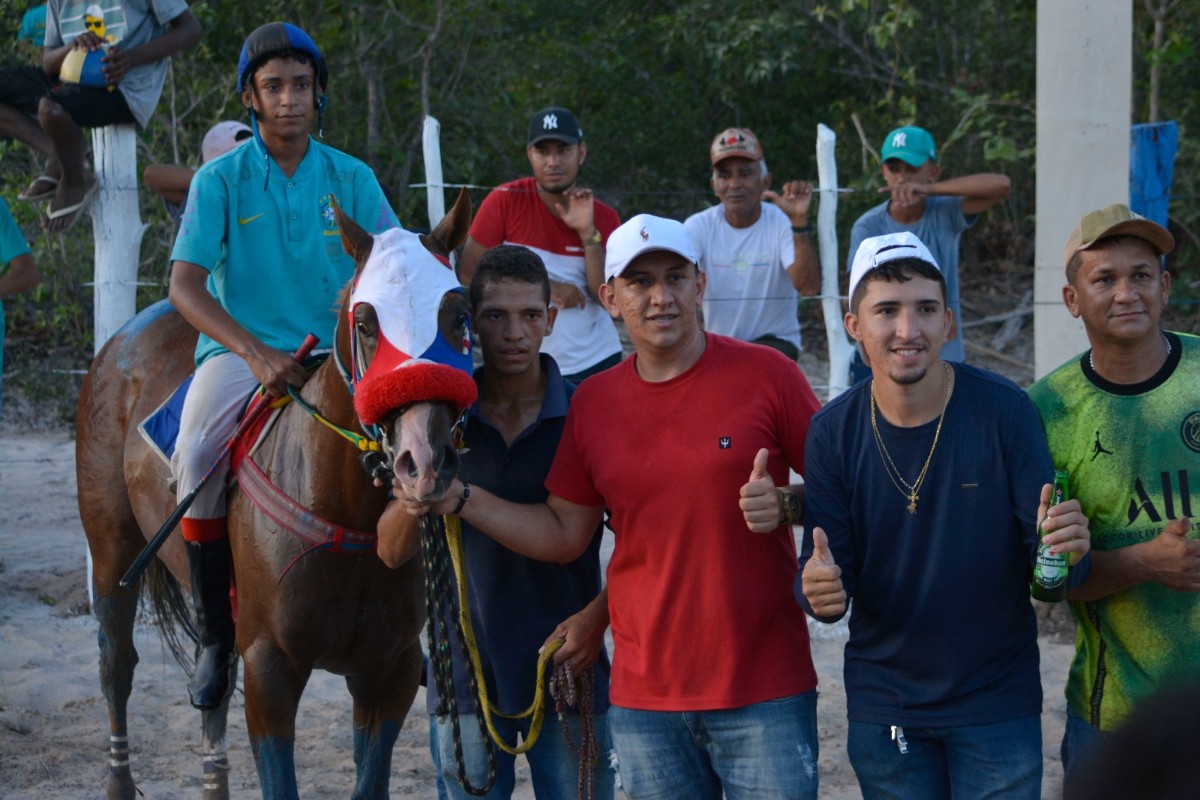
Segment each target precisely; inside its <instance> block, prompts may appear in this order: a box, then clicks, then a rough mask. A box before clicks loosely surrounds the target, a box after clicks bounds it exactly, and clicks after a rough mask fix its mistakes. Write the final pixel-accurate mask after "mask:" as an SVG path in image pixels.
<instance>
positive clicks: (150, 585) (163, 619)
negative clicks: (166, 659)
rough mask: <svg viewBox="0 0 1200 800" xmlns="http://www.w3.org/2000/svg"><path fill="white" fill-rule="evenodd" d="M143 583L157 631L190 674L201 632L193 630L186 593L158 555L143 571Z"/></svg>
mask: <svg viewBox="0 0 1200 800" xmlns="http://www.w3.org/2000/svg"><path fill="white" fill-rule="evenodd" d="M142 587H143V588H142V598H143V599H144V600H148V601H149V603H150V609H151V611H152V612H153V614H154V622H155V624H156V625H157V626H158V632H159V635H160V636H162V638H163V642H165V643H166V645H167V649H168V650H170V651H171V656H172V657H173V658H174V659H175V661H177V662H178V663H179V666H181V667H183V671H184V672H186V673H187V676H188V678H191V677H192V672H193V671H194V670H195V668H196V657H195V651H194V647H195V645H196V643H197V642H198V641H199V640H200V635H199V633H198V632H197V631H196V623H195V620H194V619H193V617H192V611H191V603H190V602H189V600H188V596H187V595H186V594H184V591H183V588H182V587H180V585H179V581H177V580H176V579H175V576H174V575H172V574H171V570H169V569H167V565H166V564H164V563H163V562H162V561H160V560H158V559H157V558H155V559H151V561H150V564H149V566H148V567H147V568H146V572H145V573H144V574H143V575H142ZM189 643H190V644H189Z"/></svg>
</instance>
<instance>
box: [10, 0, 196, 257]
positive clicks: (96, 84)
mask: <svg viewBox="0 0 1200 800" xmlns="http://www.w3.org/2000/svg"><path fill="white" fill-rule="evenodd" d="M199 41H200V23H199V22H197V21H196V18H195V17H194V16H192V12H191V11H189V10H188V7H187V3H185V2H184V0H122V2H118V3H114V4H112V5H110V7H109V8H108V9H107V10H104V9H101V8H100V7H99V6H98V5H95V4H89V3H87V2H81V1H80V0H54V2H51V3H50V4H49V5H48V7H47V10H46V37H45V40H44V44H43V46H44V50H43V51H42V67H41V69H39V68H37V67H13V68H11V69H6V70H0V136H4V137H7V138H10V139H17V140H19V141H21V142H24V143H25V144H26V145H28V146H29V147H31V148H33V149H34V150H36V151H38V152H39V153H41V154H42V155H44V156H45V157H46V166H45V168H44V169H43V170H42V174H40V175H38V176H37V177H36V178H34V179H33V182H32V183H30V184H29V186H28V188H26V189H25V191H23V192H21V194H19V195H17V199H19V200H25V201H29V202H37V201H43V200H49V201H50V205H49V208H48V210H47V213H46V220H45V221H44V222H43V227H44V228H45V229H46V230H47V231H49V232H51V233H64V232H66V231H67V230H68V229H69V228H70V227H71V226H72V225H74V224H75V222H76V221H78V219H79V217H80V215H81V214H82V213H83V211H84V209H86V208H87V206H88V204H89V203H91V201H92V198H93V197H94V196H95V194H96V189H97V186H98V184H97V182H96V178H95V176H94V175H92V173H91V170H89V169H88V167H87V164H86V163H85V158H84V151H85V147H84V141H83V130H82V129H83V128H100V127H105V126H108V125H121V124H136V125H137V126H138V127H139V128H145V127H146V125H148V124H149V123H150V117H151V115H153V113H154V108H155V106H157V105H158V98H159V95H160V94H161V93H162V87H163V82H164V81H165V79H166V74H167V62H166V59H167V58H169V57H170V56H172V55H174V54H175V53H178V52H181V51H183V50H186V49H187V48H189V47H192V46H193V45H195V44H196V43H197V42H199Z"/></svg>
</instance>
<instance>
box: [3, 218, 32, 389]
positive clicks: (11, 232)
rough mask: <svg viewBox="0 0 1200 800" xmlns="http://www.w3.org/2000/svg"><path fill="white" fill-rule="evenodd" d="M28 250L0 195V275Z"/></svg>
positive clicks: (27, 245)
mask: <svg viewBox="0 0 1200 800" xmlns="http://www.w3.org/2000/svg"><path fill="white" fill-rule="evenodd" d="M28 252H29V244H28V243H27V242H26V241H25V237H24V236H23V235H22V234H21V229H20V228H19V227H17V221H16V220H14V219H13V218H12V213H11V212H10V211H9V210H8V203H6V202H5V201H4V198H2V197H0V275H3V274H4V273H5V272H6V271H8V262H10V261H12V260H13V259H14V258H16V257H17V256H23V255H25V254H26V253H28ZM3 374H4V305H3V304H0V375H3Z"/></svg>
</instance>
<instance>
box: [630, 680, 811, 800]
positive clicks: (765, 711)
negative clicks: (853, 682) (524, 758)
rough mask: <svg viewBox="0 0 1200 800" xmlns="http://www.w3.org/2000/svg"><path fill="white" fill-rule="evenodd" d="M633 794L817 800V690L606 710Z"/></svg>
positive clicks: (636, 797) (643, 797) (637, 798)
mask: <svg viewBox="0 0 1200 800" xmlns="http://www.w3.org/2000/svg"><path fill="white" fill-rule="evenodd" d="M608 719H609V727H610V728H611V730H612V739H613V747H614V748H616V751H617V772H618V774H619V775H620V778H621V788H622V789H624V790H625V793H626V794H627V795H629V797H630V798H631V800H658V798H663V800H676V799H677V798H688V800H721V793H722V791H724V793H725V797H726V798H728V800H743V799H744V800H750V799H751V798H754V800H783V798H789V799H792V798H794V799H795V800H801V799H802V800H815V798H816V796H817V693H816V690H813V691H811V692H805V693H804V694H797V695H792V696H791V697H783V698H780V699H778V700H768V701H766V702H762V703H755V704H753V705H749V706H743V707H741V708H732V709H723V710H718V711H639V710H636V709H630V708H620V707H618V706H611V707H610V708H609V710H608Z"/></svg>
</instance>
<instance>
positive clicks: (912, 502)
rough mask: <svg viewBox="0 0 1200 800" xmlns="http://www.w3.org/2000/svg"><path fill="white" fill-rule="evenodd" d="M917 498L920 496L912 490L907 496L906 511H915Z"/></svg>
mask: <svg viewBox="0 0 1200 800" xmlns="http://www.w3.org/2000/svg"><path fill="white" fill-rule="evenodd" d="M919 499H920V496H919V495H918V494H917V493H916V492H913V493H912V494H910V495H909V496H908V513H910V514H915V513H917V500H919Z"/></svg>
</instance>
